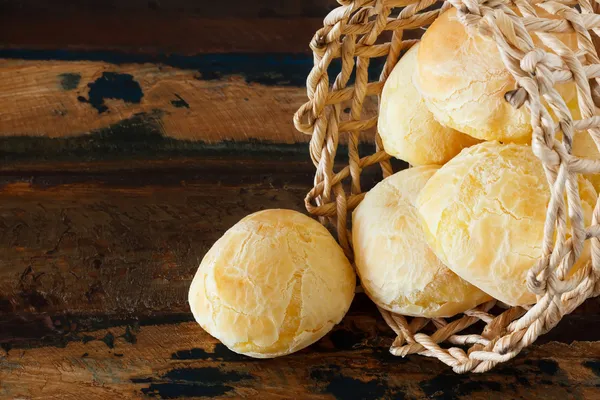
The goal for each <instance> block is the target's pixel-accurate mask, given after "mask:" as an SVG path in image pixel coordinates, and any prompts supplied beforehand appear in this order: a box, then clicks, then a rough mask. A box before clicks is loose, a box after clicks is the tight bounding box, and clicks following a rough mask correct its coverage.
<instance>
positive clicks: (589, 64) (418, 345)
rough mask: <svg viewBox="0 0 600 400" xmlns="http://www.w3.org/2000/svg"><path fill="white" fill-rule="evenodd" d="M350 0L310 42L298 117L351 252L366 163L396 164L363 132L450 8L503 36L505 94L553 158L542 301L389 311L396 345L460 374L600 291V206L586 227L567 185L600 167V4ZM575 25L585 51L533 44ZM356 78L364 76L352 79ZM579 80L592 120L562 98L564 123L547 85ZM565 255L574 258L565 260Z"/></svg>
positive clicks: (312, 208)
mask: <svg viewBox="0 0 600 400" xmlns="http://www.w3.org/2000/svg"><path fill="white" fill-rule="evenodd" d="M338 2H339V3H340V7H338V8H336V9H335V10H333V11H332V12H331V13H330V14H329V15H328V16H327V17H326V18H325V20H324V27H323V28H321V29H320V30H319V31H318V32H317V33H316V34H315V36H314V38H313V39H312V41H311V43H310V47H311V49H312V51H313V52H314V68H313V69H312V71H311V73H310V75H309V76H308V79H307V92H308V97H309V101H308V102H307V103H305V104H304V105H302V107H300V109H299V110H298V112H297V113H296V115H295V116H294V123H295V125H296V128H297V129H298V130H299V131H301V132H303V133H306V134H309V135H312V138H311V142H310V155H311V158H312V161H313V163H314V165H315V167H316V174H315V179H314V188H313V189H312V190H311V191H310V192H309V193H308V195H307V196H306V199H305V204H306V208H307V210H308V211H309V212H310V213H311V214H312V215H315V216H317V217H319V218H320V220H321V222H323V223H325V224H330V225H331V226H332V227H334V228H335V230H336V231H337V236H338V241H339V243H340V245H341V246H342V248H343V249H344V251H345V252H346V254H347V255H348V257H350V259H352V244H351V243H350V239H349V238H350V237H351V235H350V233H349V231H348V222H349V219H350V216H351V212H352V210H353V209H354V208H355V207H356V206H357V205H358V204H359V203H360V201H361V200H362V199H363V197H364V193H363V192H362V190H361V182H360V176H361V173H362V172H363V171H364V170H365V169H368V168H375V167H376V166H377V165H379V167H380V168H381V170H382V172H383V177H387V176H389V175H391V174H392V173H393V172H394V171H393V169H392V165H391V163H390V161H389V160H390V156H389V155H388V154H386V153H385V152H384V151H383V147H382V144H381V139H380V137H379V134H378V133H375V135H374V136H375V153H374V154H368V155H367V154H359V147H358V144H359V137H360V136H361V133H362V132H366V131H373V130H374V129H375V128H376V125H377V115H376V113H377V111H376V109H377V107H376V104H377V103H376V101H377V98H378V97H377V96H379V94H380V93H381V90H382V88H383V84H384V82H385V80H386V78H387V77H388V75H389V74H390V72H391V71H392V69H393V67H394V65H395V64H396V62H397V61H398V59H399V58H400V55H401V54H402V53H403V52H404V51H405V50H406V49H408V48H409V47H410V46H412V45H413V44H415V43H416V42H417V41H418V38H419V37H420V33H422V32H423V30H424V29H425V27H426V26H428V25H430V24H431V23H432V22H433V21H434V20H435V18H436V17H437V16H438V15H439V14H440V13H441V12H443V11H445V10H446V9H448V8H449V7H456V8H457V15H458V17H459V20H460V21H461V22H462V23H463V24H465V25H466V26H469V28H470V29H472V28H475V29H479V32H481V33H483V34H486V35H489V36H490V37H492V38H493V39H494V40H495V41H496V43H497V45H498V49H499V51H500V52H501V54H502V56H503V60H504V63H505V65H506V67H507V69H508V70H509V71H510V72H511V74H512V75H513V76H514V78H515V80H516V82H517V83H518V86H517V87H516V88H515V89H514V90H512V91H510V92H507V93H506V94H505V99H506V101H508V102H509V103H510V104H511V105H513V106H514V107H521V106H526V107H528V109H529V110H530V112H531V116H532V117H531V124H532V126H533V139H532V149H533V151H534V153H535V155H536V156H537V157H538V158H539V159H540V162H541V163H542V164H543V166H544V169H545V171H546V175H547V177H548V182H549V186H550V188H551V198H552V201H551V202H550V204H549V206H548V210H547V214H546V227H545V238H544V243H543V255H542V257H541V258H540V260H538V262H537V263H536V264H534V265H533V266H532V268H531V270H530V271H529V273H528V277H527V287H528V289H529V290H530V291H532V292H534V293H535V294H536V295H537V303H536V304H535V305H533V306H530V307H512V308H509V307H506V306H503V305H502V304H500V303H499V302H496V301H491V302H488V303H485V304H482V305H480V306H479V307H477V308H475V309H473V310H470V311H467V312H465V313H463V314H462V315H460V316H457V317H455V318H453V319H451V320H447V319H442V318H435V319H431V320H429V319H425V318H407V317H404V316H402V315H396V314H392V313H390V312H388V311H385V310H383V309H381V310H380V311H381V313H382V315H383V317H384V319H385V321H386V322H387V323H388V325H389V326H390V327H391V328H392V329H393V330H394V332H395V333H396V334H397V338H396V340H395V341H394V343H393V344H392V347H391V348H390V351H391V353H392V354H394V355H398V356H406V355H408V354H413V353H418V354H422V355H425V356H428V357H436V358H438V359H439V360H441V361H442V362H444V363H446V364H447V365H449V366H451V367H452V368H453V370H454V371H455V372H457V373H465V372H469V371H472V372H484V371H487V370H489V369H491V368H493V367H494V366H495V365H496V364H498V363H501V362H504V361H507V360H510V359H511V358H513V357H515V356H516V355H517V354H518V353H519V352H520V351H521V350H522V349H523V348H525V347H526V346H528V345H530V344H531V343H533V342H534V341H535V340H536V339H537V338H538V337H539V336H540V335H542V334H544V333H546V332H548V331H549V330H550V329H552V328H553V327H554V326H555V325H556V324H557V323H558V322H559V321H560V319H561V318H562V316H563V315H565V314H568V313H570V312H572V311H573V310H574V309H575V308H576V307H577V306H579V305H580V304H581V303H582V302H583V301H584V300H585V299H587V298H589V297H593V296H596V295H598V294H600V284H598V282H599V281H600V280H599V277H600V240H599V239H598V237H599V236H600V226H599V225H597V221H598V219H599V218H600V206H599V204H598V203H597V204H596V207H595V209H594V213H593V220H592V226H590V227H584V226H583V222H581V221H580V219H581V218H572V217H573V216H574V215H575V214H576V212H577V211H578V210H577V207H578V206H579V207H580V205H579V198H578V196H579V194H578V192H577V190H567V189H568V188H569V187H572V186H571V182H573V181H574V180H576V179H577V175H578V174H582V173H598V172H600V161H594V160H587V159H580V158H577V157H575V156H573V155H571V144H572V137H573V131H574V130H588V131H589V132H590V134H591V135H592V137H593V139H594V141H595V143H596V144H599V145H600V117H598V116H594V113H595V104H594V99H597V98H599V97H600V96H597V94H596V93H597V92H598V91H597V88H598V87H599V85H598V83H597V81H600V79H599V78H598V77H600V60H599V59H598V56H597V53H596V49H595V48H594V46H593V43H592V40H596V38H597V36H595V35H596V34H599V35H600V15H597V14H596V13H597V12H598V10H599V9H600V6H599V4H597V3H595V2H594V3H592V2H591V1H590V0H578V1H577V0H557V1H554V2H553V1H542V2H540V1H539V0H538V1H536V4H543V6H544V8H545V9H546V10H547V11H549V12H551V13H552V14H555V15H556V16H557V17H558V19H552V20H550V19H543V18H538V17H537V15H536V14H535V10H534V8H533V7H531V4H532V3H531V2H527V1H525V0H523V1H515V2H513V3H509V2H506V1H501V0H490V1H478V0H450V1H449V2H444V3H442V2H438V1H436V0H422V1H418V0H355V1H350V0H338ZM509 5H510V6H517V7H518V8H519V10H520V12H521V14H522V15H523V16H524V17H519V16H517V15H515V14H514V13H512V12H511V11H510V9H509V8H508V7H507V6H509ZM573 31H575V32H576V34H577V40H578V46H579V51H578V52H576V53H573V52H571V51H565V50H564V49H563V50H560V49H558V50H557V51H556V52H554V53H552V54H554V56H553V58H552V57H549V56H548V53H546V51H544V50H542V49H536V48H534V47H532V46H531V45H530V43H532V41H531V36H530V34H531V33H533V32H535V35H538V36H540V37H541V36H543V35H553V34H554V33H558V32H573ZM518 39H523V40H518ZM556 56H558V57H560V58H557V57H556ZM383 58H385V65H384V67H383V71H382V72H381V75H380V77H379V80H378V81H374V82H369V69H370V66H369V64H370V61H371V59H379V60H382V59H383ZM336 59H341V72H339V73H338V74H337V77H336V79H335V81H334V82H333V84H330V81H329V78H328V72H331V71H329V70H330V69H333V66H332V63H333V64H335V63H334V62H335V61H336ZM551 59H552V60H553V62H551V61H549V60H551ZM556 60H559V61H562V62H560V63H557V62H556ZM338 63H339V61H338ZM371 64H374V63H371ZM558 64H560V66H558ZM371 69H373V66H371ZM371 72H372V71H371ZM371 75H372V74H371ZM351 77H353V78H354V83H353V85H352V86H350V85H348V83H349V81H350V79H351ZM569 79H570V80H573V81H575V83H576V85H577V87H578V101H579V106H580V109H581V114H582V118H583V119H582V120H578V121H573V120H572V118H571V114H570V112H569V111H568V109H567V108H566V106H565V105H564V102H560V101H558V102H554V103H553V102H552V101H550V102H549V104H550V105H551V106H552V107H553V109H554V111H555V112H556V110H559V112H557V113H556V114H557V115H560V117H559V121H558V123H556V124H551V123H548V122H547V121H548V120H549V118H547V115H548V111H547V110H546V108H545V107H543V106H542V105H541V97H542V96H544V95H545V98H546V100H547V99H552V97H553V96H557V95H558V94H557V92H556V91H555V90H554V88H553V85H554V83H555V81H565V80H569ZM560 103H562V104H560ZM371 105H375V106H371ZM348 108H349V110H348ZM543 118H544V122H543V123H542V119H543ZM557 131H562V134H563V139H562V141H561V142H559V141H556V140H555V139H554V137H555V133H556V132H557ZM341 135H346V136H347V144H348V158H347V159H348V160H349V161H348V165H346V166H345V167H344V168H342V169H341V170H339V171H334V162H335V161H336V151H337V149H338V143H339V140H340V136H341ZM599 147H600V146H599ZM575 187H576V186H575ZM565 193H566V195H567V203H565V201H564V198H565ZM566 204H568V205H569V207H568V210H569V212H568V213H567V212H566ZM579 211H580V210H579ZM567 214H568V215H567ZM569 219H571V225H572V226H573V227H572V228H571V230H570V231H568V230H567V228H566V226H567V225H566V224H567V220H569ZM567 232H568V233H570V235H571V236H572V239H570V238H568V235H567ZM555 237H556V238H555ZM584 240H591V242H592V262H591V263H589V265H587V266H586V267H585V268H584V269H583V272H582V273H580V274H575V276H574V277H573V278H571V279H570V280H564V279H563V278H562V277H564V276H566V275H565V272H566V269H567V268H568V266H570V265H572V264H573V262H574V260H573V259H574V258H575V256H574V255H573V254H574V253H576V252H577V251H575V250H576V249H577V248H579V249H580V248H581V246H582V245H583V241H584ZM574 249H575V250H574ZM563 259H567V261H568V262H564V263H561V261H562V260H563ZM467 328H468V329H467ZM424 332H428V334H426V333H424ZM473 332H475V333H473Z"/></svg>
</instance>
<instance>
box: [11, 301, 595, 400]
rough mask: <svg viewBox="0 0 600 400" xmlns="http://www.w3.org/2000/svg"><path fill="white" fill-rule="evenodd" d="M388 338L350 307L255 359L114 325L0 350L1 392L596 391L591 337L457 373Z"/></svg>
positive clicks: (457, 394)
mask: <svg viewBox="0 0 600 400" xmlns="http://www.w3.org/2000/svg"><path fill="white" fill-rule="evenodd" d="M50 322H52V321H50ZM391 340H392V338H391V336H390V333H389V330H388V329H387V327H386V326H385V325H384V324H383V322H382V321H381V320H380V319H379V318H375V317H374V315H373V314H362V313H360V312H352V313H351V314H350V315H349V316H347V317H346V318H345V320H344V321H343V323H342V324H341V325H340V326H338V327H337V328H336V329H335V330H334V331H333V332H332V333H331V334H329V335H328V336H326V337H325V338H324V339H322V340H321V341H319V342H317V343H316V344H315V345H313V346H310V347H309V348H307V349H305V350H303V351H300V352H298V353H296V354H293V355H290V356H286V357H282V358H278V359H272V360H255V359H250V358H248V357H245V356H240V355H237V354H234V353H232V352H230V351H228V350H227V349H226V348H225V347H224V346H223V345H221V344H219V343H218V342H217V341H216V340H215V339H213V338H212V337H210V336H209V335H208V334H206V333H205V332H204V331H202V329H201V328H200V327H199V326H198V325H197V324H196V323H195V322H182V323H178V324H174V325H173V324H171V325H160V324H159V325H141V326H140V325H135V324H133V325H123V326H113V327H111V328H108V329H98V330H93V331H89V332H81V333H80V335H79V340H74V341H71V342H69V343H66V344H65V345H64V346H63V347H51V346H48V347H40V348H30V349H27V348H13V349H10V350H9V351H3V352H2V355H0V382H1V383H0V397H4V398H18V397H23V398H29V399H39V398H44V399H48V398H61V399H76V398H77V399H79V398H81V397H82V396H84V397H85V398H89V399H96V398H97V399H102V398H108V397H110V398H126V399H129V398H142V397H144V398H147V397H149V398H153V397H155V398H205V397H211V398H261V399H281V398H309V399H310V398H314V399H377V398H393V399H419V398H430V399H450V400H454V399H486V400H487V399H492V400H493V399H499V400H504V399H506V398H515V399H517V398H521V399H532V398H545V399H556V400H559V399H560V400H563V399H595V398H597V397H596V395H597V394H598V385H600V345H599V344H598V343H597V342H596V343H585V342H574V343H572V344H560V343H548V344H544V345H540V346H534V347H532V348H531V349H530V350H528V351H527V355H526V356H522V357H518V358H517V359H515V360H513V361H511V362H510V363H508V364H506V365H502V366H500V367H499V368H497V369H495V370H494V371H492V372H490V373H487V374H483V375H466V376H459V375H455V374H454V373H452V372H450V371H449V370H448V368H447V367H445V366H444V365H442V364H441V363H439V362H438V361H437V360H432V359H425V358H421V357H416V356H410V357H408V358H407V359H401V358H396V357H393V356H391V355H390V354H389V353H388V352H387V345H389V343H390V342H391ZM0 351H1V350H0Z"/></svg>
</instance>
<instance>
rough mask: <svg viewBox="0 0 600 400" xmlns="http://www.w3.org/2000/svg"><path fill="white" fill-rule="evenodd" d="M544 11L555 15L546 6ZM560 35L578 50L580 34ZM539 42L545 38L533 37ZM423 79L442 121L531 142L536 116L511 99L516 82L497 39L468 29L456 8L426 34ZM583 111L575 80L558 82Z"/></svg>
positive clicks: (487, 135) (481, 135)
mask: <svg viewBox="0 0 600 400" xmlns="http://www.w3.org/2000/svg"><path fill="white" fill-rule="evenodd" d="M536 11H538V15H540V16H544V17H547V18H555V17H553V16H552V15H550V14H548V13H546V12H545V11H543V10H542V9H541V8H536ZM557 37H558V38H559V39H560V40H561V41H563V43H565V44H566V45H567V46H569V47H570V48H572V49H577V39H576V36H575V34H572V33H569V34H559V35H557ZM532 38H533V39H534V42H535V43H536V44H537V45H541V40H540V39H539V38H537V37H536V36H535V35H533V37H532ZM417 64H418V68H417V70H418V72H417V82H418V87H419V89H420V91H421V95H422V96H423V97H424V99H425V102H426V104H427V107H428V108H429V110H430V111H431V112H432V113H433V115H434V117H435V118H436V119H437V120H438V121H439V122H440V123H441V124H442V125H445V126H448V127H451V128H454V129H456V130H458V131H460V132H463V133H467V134H469V135H471V136H473V137H475V138H478V139H483V140H499V141H502V142H514V143H528V142H530V141H531V132H532V129H531V125H530V116H529V112H528V111H527V109H526V107H521V108H519V109H516V108H514V107H513V106H512V105H510V104H509V103H508V102H507V101H506V100H505V99H504V95H505V93H506V92H508V91H511V90H514V89H515V88H516V82H515V80H514V78H513V77H512V75H511V74H510V73H509V71H508V70H507V69H506V68H505V66H504V64H503V62H502V59H501V56H500V52H499V50H498V48H497V45H496V42H495V41H494V40H493V39H492V38H488V37H485V36H483V35H480V34H479V33H477V32H467V30H466V29H465V27H464V25H463V24H462V23H461V22H460V21H458V20H457V18H456V9H455V8H451V9H449V10H448V11H446V12H444V13H443V14H442V15H440V16H439V17H438V18H437V19H436V20H435V21H434V22H433V24H431V26H430V27H429V29H427V31H426V32H425V34H424V35H423V40H422V41H421V46H420V48H419V51H418V56H417ZM556 88H557V90H558V91H559V93H560V94H561V95H562V96H563V99H564V100H565V102H566V103H567V106H568V107H569V108H570V109H571V112H572V113H574V114H578V106H577V101H576V98H577V93H576V88H575V85H574V84H573V83H565V84H559V85H557V86H556Z"/></svg>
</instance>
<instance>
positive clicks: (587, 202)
mask: <svg viewBox="0 0 600 400" xmlns="http://www.w3.org/2000/svg"><path fill="white" fill-rule="evenodd" d="M578 183H579V193H580V196H581V204H582V208H583V214H584V217H585V224H586V226H588V225H589V224H590V222H591V216H592V211H593V207H594V206H595V204H596V191H595V190H594V187H593V186H592V184H591V183H590V182H588V181H587V180H586V179H584V178H579V180H578ZM549 201H550V189H549V187H548V182H547V180H546V176H545V174H544V171H543V168H542V165H541V162H540V160H539V159H538V158H537V157H535V155H534V154H533V152H532V151H531V147H529V146H525V145H517V144H499V143H497V142H485V143H481V144H478V145H475V146H473V147H470V148H468V149H465V150H463V151H462V152H461V153H460V154H459V155H458V156H456V157H454V158H453V159H452V160H450V161H449V162H448V163H447V164H446V165H444V166H443V167H442V168H440V169H439V170H438V171H437V172H436V173H435V175H433V177H431V179H430V180H429V181H428V182H427V184H426V185H425V187H424V188H423V190H421V193H420V194H419V198H418V199H417V205H418V209H419V213H420V214H421V217H422V218H423V221H424V228H423V229H424V230H425V231H426V237H427V240H428V242H429V244H430V245H431V247H432V248H433V249H434V250H435V252H436V254H437V256H438V257H439V258H440V259H441V260H443V261H444V262H445V264H446V265H447V266H448V267H449V268H450V269H452V271H454V272H455V273H456V274H457V275H459V276H460V277H462V278H463V279H465V280H466V281H469V282H470V283H472V284H473V285H475V286H477V287H479V288H480V289H481V290H483V291H485V292H486V293H488V294H490V295H492V296H493V297H495V298H496V299H499V300H501V301H503V302H504V303H506V304H509V305H513V306H516V305H524V304H531V303H534V302H535V296H534V295H533V294H532V293H530V292H529V291H528V290H527V286H526V275H527V271H528V270H529V268H531V267H532V266H533V265H534V263H535V262H536V261H537V260H538V259H539V257H540V256H541V254H542V249H541V245H542V239H543V235H544V222H545V220H546V207H547V205H548V202H549ZM589 259H590V248H589V241H586V245H585V249H584V251H583V254H582V255H581V257H580V258H579V261H578V262H577V264H576V265H575V266H574V268H573V271H575V270H577V268H579V267H581V266H582V265H584V264H585V263H586V262H588V261H589Z"/></svg>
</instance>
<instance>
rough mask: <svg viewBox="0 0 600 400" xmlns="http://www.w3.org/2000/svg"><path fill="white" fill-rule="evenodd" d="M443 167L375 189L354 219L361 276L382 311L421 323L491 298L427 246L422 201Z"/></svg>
mask: <svg viewBox="0 0 600 400" xmlns="http://www.w3.org/2000/svg"><path fill="white" fill-rule="evenodd" d="M438 168H439V167H437V166H421V167H415V168H410V169H407V170H403V171H400V172H398V173H396V174H394V175H392V176H390V177H388V178H386V179H385V180H383V181H382V182H380V183H379V184H377V186H375V187H374V188H373V189H371V190H370V191H369V192H368V193H367V195H366V196H365V198H364V200H363V201H362V202H361V203H360V205H359V206H358V207H357V208H356V210H355V211H354V214H353V216H352V217H353V218H352V242H353V245H354V255H355V263H356V269H357V272H358V274H359V276H360V278H361V284H362V286H363V288H364V289H365V292H366V293H367V294H368V296H369V297H370V298H371V299H372V300H373V301H374V302H375V303H376V304H378V305H379V306H380V307H382V308H384V309H386V310H389V311H392V312H394V313H399V314H403V315H411V316H416V317H451V316H453V315H455V314H458V313H460V312H463V311H466V310H468V309H470V308H473V307H475V306H476V305H478V304H481V303H483V302H485V301H487V300H490V299H491V297H490V296H488V295H487V294H485V293H484V292H482V291H481V290H479V289H477V288H476V287H475V286H473V285H471V284H469V283H468V282H466V281H464V280H463V279H461V278H459V277H458V276H457V275H456V274H454V273H453V272H452V271H450V270H449V269H448V268H447V267H446V266H445V265H444V264H443V263H442V262H441V261H440V260H439V259H438V258H437V257H436V256H435V254H434V253H433V251H432V250H431V249H430V248H429V245H428V244H427V242H426V240H425V235H424V234H423V230H422V228H421V220H420V218H419V214H418V211H417V209H416V208H415V200H416V197H417V195H418V193H419V191H420V190H421V188H423V186H425V183H426V182H427V180H428V179H429V178H430V177H431V176H432V175H433V174H434V173H435V172H436V171H437V169H438Z"/></svg>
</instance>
